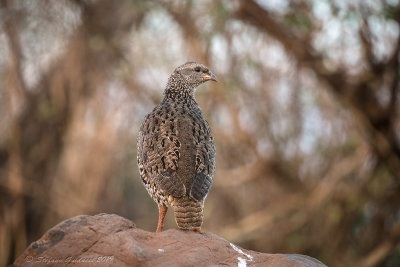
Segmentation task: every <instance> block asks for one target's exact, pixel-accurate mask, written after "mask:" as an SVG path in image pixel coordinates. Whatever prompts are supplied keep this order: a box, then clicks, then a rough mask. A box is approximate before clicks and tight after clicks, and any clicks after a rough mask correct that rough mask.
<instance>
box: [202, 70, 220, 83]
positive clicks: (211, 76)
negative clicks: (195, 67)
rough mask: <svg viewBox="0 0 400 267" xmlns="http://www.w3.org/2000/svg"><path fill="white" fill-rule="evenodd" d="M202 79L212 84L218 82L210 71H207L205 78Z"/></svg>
mask: <svg viewBox="0 0 400 267" xmlns="http://www.w3.org/2000/svg"><path fill="white" fill-rule="evenodd" d="M204 79H205V80H206V81H214V82H218V79H217V76H215V75H214V73H212V72H211V71H209V72H208V73H207V74H206V75H205V76H204Z"/></svg>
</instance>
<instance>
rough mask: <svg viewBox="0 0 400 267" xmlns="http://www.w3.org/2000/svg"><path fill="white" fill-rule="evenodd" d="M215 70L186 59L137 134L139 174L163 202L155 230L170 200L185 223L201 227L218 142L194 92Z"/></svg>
mask: <svg viewBox="0 0 400 267" xmlns="http://www.w3.org/2000/svg"><path fill="white" fill-rule="evenodd" d="M209 80H213V81H216V77H215V75H214V74H213V73H212V72H211V71H210V70H209V69H208V68H207V67H206V66H204V65H202V64H199V63H196V62H188V63H185V64H183V65H182V66H180V67H178V68H176V69H175V71H174V72H173V73H172V75H171V76H170V78H169V80H168V84H167V87H166V89H165V91H164V99H163V100H162V102H161V103H160V104H158V105H157V106H156V107H155V108H154V109H153V111H152V112H151V113H149V114H148V115H147V116H146V118H145V119H144V122H143V123H142V126H141V127H140V132H139V136H138V165H139V171H140V177H141V179H142V182H143V184H144V185H145V187H146V189H147V191H148V193H149V194H150V196H151V197H152V198H153V199H154V201H155V202H156V203H157V204H158V206H159V221H158V227H157V232H159V231H161V230H162V227H163V220H164V216H165V213H166V211H167V206H168V205H169V206H172V207H173V208H174V213H175V219H176V223H177V225H178V227H179V228H181V229H191V230H195V231H200V227H201V224H202V222H203V205H204V199H205V198H206V196H207V194H208V191H209V190H210V188H211V184H212V181H213V176H214V171H215V145H214V140H213V137H212V136H211V131H210V127H209V126H208V123H207V121H206V120H205V119H204V116H203V113H202V112H201V110H200V108H199V106H198V104H197V102H196V100H195V98H194V90H195V88H196V87H197V86H198V85H200V84H202V83H204V82H206V81H209Z"/></svg>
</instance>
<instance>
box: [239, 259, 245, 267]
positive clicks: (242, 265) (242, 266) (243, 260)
mask: <svg viewBox="0 0 400 267" xmlns="http://www.w3.org/2000/svg"><path fill="white" fill-rule="evenodd" d="M238 267H247V262H246V259H243V258H242V257H238Z"/></svg>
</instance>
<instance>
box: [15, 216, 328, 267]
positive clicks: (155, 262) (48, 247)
mask: <svg viewBox="0 0 400 267" xmlns="http://www.w3.org/2000/svg"><path fill="white" fill-rule="evenodd" d="M71 264H72V265H73V266H91V267H94V266H239V267H241V266H280V267H285V266H293V267H303V266H307V267H318V266H321V267H322V266H325V265H324V264H322V263H321V262H319V261H318V260H316V259H314V258H311V257H308V256H304V255H297V254H266V253H259V252H255V251H251V250H245V249H242V248H240V247H238V246H236V245H234V244H232V243H230V242H229V241H226V240H225V239H223V238H221V237H219V236H217V235H215V234H212V233H201V234H198V233H195V232H192V231H181V230H175V229H172V230H166V231H164V232H162V233H153V232H147V231H144V230H141V229H138V228H136V226H135V224H134V223H133V222H131V221H129V220H127V219H125V218H122V217H120V216H117V215H114V214H98V215H95V216H87V215H82V216H77V217H74V218H71V219H68V220H66V221H63V222H61V223H60V224H58V225H56V226H54V227H53V228H52V229H50V230H49V231H48V232H47V233H45V234H44V235H43V236H42V238H40V239H39V240H38V241H35V242H33V243H32V244H31V245H30V246H29V247H28V248H27V249H26V250H25V251H24V253H23V254H22V255H21V256H19V257H18V258H17V259H16V261H15V262H14V266H44V265H45V266H70V265H71Z"/></svg>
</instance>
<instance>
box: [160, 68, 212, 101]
mask: <svg viewBox="0 0 400 267" xmlns="http://www.w3.org/2000/svg"><path fill="white" fill-rule="evenodd" d="M206 81H215V82H216V81H217V77H216V76H215V75H214V74H213V73H212V72H211V71H210V70H209V69H208V68H207V67H206V66H204V65H203V64H200V63H197V62H187V63H185V64H183V65H181V66H179V67H177V68H176V69H175V70H174V72H173V73H172V74H171V76H170V77H169V79H168V84H167V88H166V90H165V94H174V95H193V93H194V90H195V88H196V87H197V86H199V85H200V84H202V83H204V82H206Z"/></svg>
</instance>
